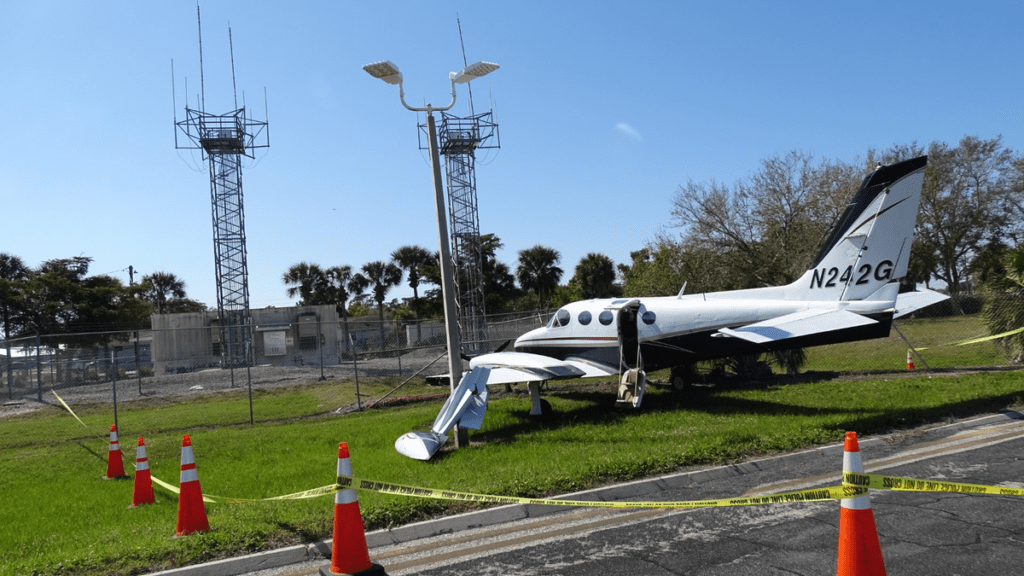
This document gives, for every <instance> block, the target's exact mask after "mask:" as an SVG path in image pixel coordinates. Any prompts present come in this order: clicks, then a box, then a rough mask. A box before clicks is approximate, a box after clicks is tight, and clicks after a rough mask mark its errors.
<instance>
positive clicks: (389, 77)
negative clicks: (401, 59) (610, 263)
mask: <svg viewBox="0 0 1024 576" xmlns="http://www.w3.org/2000/svg"><path fill="white" fill-rule="evenodd" d="M497 69H498V65H497V64H495V63H493V62H477V63H476V64H471V65H469V66H466V67H465V68H463V69H462V70H460V71H458V72H450V73H449V74H448V80H449V81H450V82H451V85H452V101H451V102H449V103H448V105H447V106H444V107H440V106H431V105H430V104H427V105H426V106H425V107H422V108H417V107H413V106H409V104H407V103H406V102H405V90H404V89H403V88H402V73H401V72H399V71H398V67H397V66H395V65H394V64H392V63H391V62H390V61H387V60H384V61H382V62H374V63H373V64H367V65H366V66H363V70H366V72H367V73H369V74H370V76H373V77H374V78H380V79H381V80H383V81H385V82H387V83H388V84H397V85H398V98H399V99H400V100H401V101H402V106H405V107H406V108H408V109H409V110H412V111H413V112H425V113H426V116H427V140H428V142H429V147H430V167H431V170H432V172H433V177H434V204H435V209H436V212H437V236H438V238H437V239H438V244H440V254H441V293H442V294H443V296H444V324H445V326H444V327H445V335H446V336H447V342H448V374H449V375H450V378H449V385H450V388H451V391H452V392H454V391H455V387H456V386H457V384H458V380H461V379H462V339H461V335H460V334H459V325H458V323H457V322H456V312H455V278H454V274H453V273H452V254H451V248H450V246H449V244H448V218H447V214H446V212H445V207H444V184H443V182H442V181H441V157H440V153H439V151H438V145H437V129H436V127H435V125H434V111H435V110H437V111H438V112H443V111H445V110H449V109H451V107H452V106H454V105H455V85H456V84H464V83H466V82H469V81H471V80H473V79H474V78H479V77H481V76H484V75H486V74H490V73H491V72H493V71H495V70H497ZM454 436H455V447H456V448H460V447H462V446H464V445H468V443H469V436H468V434H467V433H466V430H465V429H460V428H459V427H458V426H456V427H455V434H454Z"/></svg>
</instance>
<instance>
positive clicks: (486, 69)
mask: <svg viewBox="0 0 1024 576" xmlns="http://www.w3.org/2000/svg"><path fill="white" fill-rule="evenodd" d="M498 68H499V66H498V65H497V64H495V63H494V62H485V61H483V60H481V61H480V62H477V63H476V64H470V65H469V66H466V67H465V68H463V69H462V70H459V71H458V72H452V73H451V78H452V82H454V83H456V84H465V83H466V82H469V81H471V80H473V79H475V78H479V77H481V76H486V75H488V74H490V73H491V72H494V71H495V70H497V69H498Z"/></svg>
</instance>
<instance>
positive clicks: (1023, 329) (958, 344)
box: [955, 327, 1024, 346]
mask: <svg viewBox="0 0 1024 576" xmlns="http://www.w3.org/2000/svg"><path fill="white" fill-rule="evenodd" d="M1021 332H1024V327H1021V328H1017V329H1016V330H1010V331H1009V332H1003V333H1002V334H994V335H992V336H983V337H981V338H975V339H973V340H965V341H963V342H958V343H956V344H955V346H966V345H968V344H977V343H979V342H988V341H989V340H996V339H998V338H1005V337H1007V336H1013V335H1014V334H1020V333H1021Z"/></svg>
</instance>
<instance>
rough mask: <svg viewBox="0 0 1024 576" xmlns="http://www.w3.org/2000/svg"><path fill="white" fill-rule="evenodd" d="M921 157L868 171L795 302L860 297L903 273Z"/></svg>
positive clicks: (795, 286) (920, 178) (802, 279)
mask: <svg viewBox="0 0 1024 576" xmlns="http://www.w3.org/2000/svg"><path fill="white" fill-rule="evenodd" d="M927 163H928V157H927V156H921V157H919V158H914V159H912V160H906V161H904V162H900V163H897V164H893V165H891V166H883V167H880V168H878V169H876V170H875V171H874V172H872V173H871V174H868V175H867V176H866V177H865V178H864V181H863V182H862V183H861V185H860V189H858V190H857V193H856V194H855V195H854V197H853V199H852V200H851V201H850V204H849V206H847V208H846V211H845V212H844V213H843V215H842V217H841V218H840V219H839V223H838V224H837V225H836V227H835V228H834V229H833V230H832V233H831V235H830V236H829V238H828V241H827V242H826V243H825V245H824V247H822V249H821V252H820V253H819V254H818V257H817V258H816V259H815V260H814V264H812V265H811V267H810V269H809V270H807V272H805V273H804V275H803V276H801V277H800V279H799V280H797V281H796V282H794V283H793V284H791V285H790V286H789V287H788V288H790V289H791V290H792V291H793V292H792V293H791V294H790V295H789V296H790V297H792V298H795V299H801V300H864V299H866V298H869V297H871V296H872V295H874V294H875V293H877V292H879V290H880V289H881V288H883V287H884V286H885V285H886V284H888V283H890V282H894V281H896V280H897V279H899V278H902V277H903V276H905V275H906V273H907V263H908V261H909V259H910V245H911V243H912V242H913V240H914V224H915V223H916V221H917V209H918V204H919V202H920V199H921V187H922V185H923V184H924V170H925V166H926V165H927Z"/></svg>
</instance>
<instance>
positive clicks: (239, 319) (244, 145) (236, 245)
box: [175, 107, 270, 366]
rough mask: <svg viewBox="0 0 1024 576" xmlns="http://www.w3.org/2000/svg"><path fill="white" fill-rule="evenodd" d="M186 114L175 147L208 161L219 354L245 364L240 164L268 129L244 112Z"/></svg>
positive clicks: (247, 326)
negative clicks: (198, 152)
mask: <svg viewBox="0 0 1024 576" xmlns="http://www.w3.org/2000/svg"><path fill="white" fill-rule="evenodd" d="M185 115H186V118H185V120H182V121H181V122H177V121H176V122H175V125H176V126H177V130H180V131H181V132H182V133H183V134H184V135H185V136H186V137H187V142H186V143H184V144H179V143H178V140H177V136H176V137H175V147H176V148H179V149H201V150H202V151H203V154H204V156H206V158H207V160H208V161H209V170H210V200H211V205H212V207H213V254H214V264H215V266H216V273H217V311H218V319H219V323H220V328H221V331H220V336H221V354H222V357H223V358H224V363H225V366H241V365H247V364H248V360H249V349H250V346H249V344H250V342H251V321H250V316H249V268H248V262H247V254H246V248H245V208H244V203H243V195H242V162H241V159H242V156H249V157H252V154H253V150H254V149H256V148H266V147H269V146H270V140H269V134H268V130H267V128H268V125H267V123H266V122H260V121H256V120H253V119H251V118H248V117H246V113H245V107H242V108H239V109H238V110H235V111H233V112H228V113H227V114H223V115H214V114H208V113H206V112H202V111H199V110H192V109H190V108H188V107H186V108H185ZM175 134H176V135H177V132H175Z"/></svg>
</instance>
